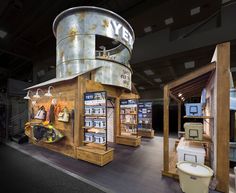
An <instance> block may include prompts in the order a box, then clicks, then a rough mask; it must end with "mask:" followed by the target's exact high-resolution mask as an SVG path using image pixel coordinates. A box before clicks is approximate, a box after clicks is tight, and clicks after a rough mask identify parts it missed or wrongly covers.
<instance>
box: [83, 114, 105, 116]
mask: <svg viewBox="0 0 236 193" xmlns="http://www.w3.org/2000/svg"><path fill="white" fill-rule="evenodd" d="M83 116H84V117H106V115H103V114H102V115H85V114H84V115H83Z"/></svg>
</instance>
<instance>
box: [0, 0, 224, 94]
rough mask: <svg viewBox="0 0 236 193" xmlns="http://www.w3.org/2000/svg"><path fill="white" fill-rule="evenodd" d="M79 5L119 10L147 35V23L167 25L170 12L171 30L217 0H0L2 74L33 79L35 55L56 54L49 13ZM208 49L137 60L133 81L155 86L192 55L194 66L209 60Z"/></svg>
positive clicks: (215, 6)
mask: <svg viewBox="0 0 236 193" xmlns="http://www.w3.org/2000/svg"><path fill="white" fill-rule="evenodd" d="M82 5H93V6H98V7H103V8H106V9H109V10H112V11H114V12H116V13H118V14H119V15H121V16H122V17H124V18H125V19H126V20H127V21H128V22H129V23H130V24H131V26H132V27H133V28H134V31H135V34H136V37H137V38H138V37H142V36H144V35H148V33H145V32H144V28H145V27H147V26H151V27H152V29H153V30H152V32H155V31H158V30H161V29H164V28H166V25H165V23H164V22H163V21H164V20H165V19H166V18H169V17H173V18H174V20H175V22H174V23H173V24H171V25H170V26H169V27H170V30H176V29H179V28H182V27H184V26H188V25H190V24H194V23H196V22H199V21H202V20H204V19H206V18H208V17H209V16H211V15H212V14H214V13H216V12H217V11H218V10H219V9H220V6H221V1H219V0H194V1H193V0H192V1H189V0H181V3H180V1H178V0H156V1H152V0H129V1H124V0H90V1H84V0H80V1H75V0H66V1H65V0H57V1H50V0H41V1H30V0H4V1H0V30H4V31H6V32H7V33H8V34H7V36H6V37H5V38H4V39H0V61H1V66H0V75H1V79H2V80H3V79H6V78H7V77H11V78H16V79H21V80H25V81H27V80H32V68H33V64H34V62H35V61H38V60H40V59H41V57H54V58H55V53H56V52H55V45H56V43H55V38H54V36H53V33H52V23H53V20H54V18H55V17H56V16H57V15H58V14H59V13H60V12H61V11H63V10H65V9H67V8H70V7H74V6H82ZM183 5H184V6H183ZM196 6H201V14H198V15H196V16H195V17H189V10H190V9H192V8H194V7H196ZM45 50H46V52H45ZM213 51H214V47H213V46H210V47H206V48H204V49H199V50H192V51H189V52H186V53H183V54H178V55H173V56H169V57H165V58H161V59H156V60H151V61H146V62H145V63H137V64H135V65H133V69H134V76H133V78H134V82H135V84H136V85H137V87H140V86H141V87H144V88H145V89H148V88H155V87H156V88H160V87H161V86H162V84H163V83H166V82H168V81H170V80H173V79H175V78H177V77H179V76H181V75H183V74H184V73H186V72H188V71H190V70H186V69H185V68H184V66H183V63H184V62H185V61H187V60H189V59H190V60H195V62H196V63H195V66H196V67H199V66H202V65H203V64H206V63H208V62H209V60H210V58H211V55H212V54H213ZM45 53H46V54H45ZM54 61H55V60H54ZM156 64H158V69H157V65H156ZM52 65H55V64H52ZM145 69H152V71H154V72H155V77H152V76H147V75H146V74H145V73H143V72H144V70H145ZM157 77H158V78H161V82H155V81H154V79H155V78H157Z"/></svg>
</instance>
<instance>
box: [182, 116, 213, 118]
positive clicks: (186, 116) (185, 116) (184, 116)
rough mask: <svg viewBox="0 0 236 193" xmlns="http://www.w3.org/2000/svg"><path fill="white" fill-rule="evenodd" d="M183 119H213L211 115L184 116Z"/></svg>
mask: <svg viewBox="0 0 236 193" xmlns="http://www.w3.org/2000/svg"><path fill="white" fill-rule="evenodd" d="M184 118H185V119H214V117H212V116H184Z"/></svg>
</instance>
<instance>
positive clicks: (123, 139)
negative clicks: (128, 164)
mask: <svg viewBox="0 0 236 193" xmlns="http://www.w3.org/2000/svg"><path fill="white" fill-rule="evenodd" d="M116 143H118V144H122V145H129V146H133V147H137V146H139V145H140V144H141V137H140V136H123V135H118V136H116Z"/></svg>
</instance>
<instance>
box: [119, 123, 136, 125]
mask: <svg viewBox="0 0 236 193" xmlns="http://www.w3.org/2000/svg"><path fill="white" fill-rule="evenodd" d="M120 124H123V125H137V123H124V122H121V123H120Z"/></svg>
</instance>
